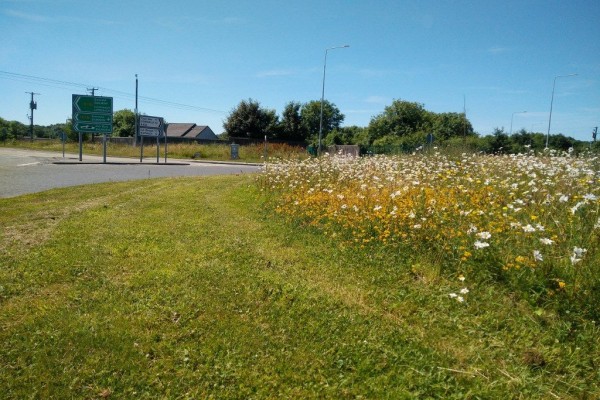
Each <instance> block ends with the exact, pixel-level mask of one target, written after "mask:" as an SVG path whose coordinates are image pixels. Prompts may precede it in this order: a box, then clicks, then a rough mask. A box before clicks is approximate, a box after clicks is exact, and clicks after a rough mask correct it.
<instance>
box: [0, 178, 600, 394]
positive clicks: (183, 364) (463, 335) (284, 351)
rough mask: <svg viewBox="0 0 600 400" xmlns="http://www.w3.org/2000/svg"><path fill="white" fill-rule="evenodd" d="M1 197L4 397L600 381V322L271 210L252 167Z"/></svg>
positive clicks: (587, 389) (398, 390) (451, 388)
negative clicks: (361, 247)
mask: <svg viewBox="0 0 600 400" xmlns="http://www.w3.org/2000/svg"><path fill="white" fill-rule="evenodd" d="M0 208H1V209H2V210H3V211H2V213H1V214H0V226H1V227H2V230H1V232H2V236H1V238H0V243H1V245H0V264H1V268H0V341H1V342H2V343H3V345H2V347H1V349H0V387H2V388H3V389H2V390H3V397H4V398H8V399H22V398H133V397H135V398H141V399H144V398H336V399H337V398H357V397H364V398H428V397H430V398H448V399H452V398H456V399H458V398H460V399H463V398H521V397H522V398H540V399H541V398H594V397H599V396H600V388H599V386H598V385H599V382H600V375H599V372H598V371H599V365H598V360H599V359H600V350H599V349H600V346H599V337H600V336H599V330H598V327H597V325H596V323H595V322H593V321H587V322H586V321H584V322H581V323H578V324H575V323H573V322H572V321H569V320H566V319H564V318H562V317H561V316H559V315H557V314H555V313H554V312H552V311H550V310H544V309H538V308H533V307H532V306H530V305H529V304H527V303H525V302H522V301H520V300H519V299H518V297H516V296H513V295H512V293H510V292H509V291H508V290H507V289H506V288H505V287H502V286H499V285H495V284H493V283H486V282H469V281H468V280H466V281H464V282H461V281H458V280H456V279H453V278H450V277H444V276H441V275H440V274H436V273H432V272H431V271H434V270H435V268H432V267H431V266H430V265H428V264H427V263H428V261H427V259H426V257H421V256H420V255H419V254H390V253H373V252H359V251H356V250H353V249H351V248H344V249H340V248H337V247H336V246H335V245H334V242H333V241H331V240H330V239H328V238H324V237H323V236H322V235H321V234H319V233H318V232H317V231H313V230H310V229H306V228H304V227H302V228H301V227H299V226H294V225H290V224H288V223H285V222H283V221H282V220H280V219H279V218H277V217H275V216H272V215H269V214H268V212H266V211H263V210H264V208H263V204H261V200H260V196H258V194H257V189H256V188H255V185H254V183H253V181H252V178H251V177H249V176H237V177H212V178H179V179H162V180H144V181H135V182H125V183H110V184H100V185H92V186H84V187H80V188H77V190H73V188H69V189H59V190H53V191H49V192H44V193H40V194H34V195H27V196H21V197H18V198H13V199H0ZM465 287H468V289H469V292H468V294H465V302H463V303H459V302H457V301H454V300H451V299H449V297H448V293H450V292H457V291H459V290H460V289H461V288H465Z"/></svg>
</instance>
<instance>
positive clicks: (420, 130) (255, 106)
mask: <svg viewBox="0 0 600 400" xmlns="http://www.w3.org/2000/svg"><path fill="white" fill-rule="evenodd" d="M322 113H323V123H322V132H323V133H322V137H323V144H324V145H325V146H329V145H333V144H350V145H358V146H360V147H361V149H363V151H372V152H383V153H385V152H394V151H412V150H413V149H415V148H418V147H419V146H422V145H424V144H430V145H453V144H456V145H461V146H463V147H465V146H466V147H467V148H470V149H471V150H473V151H483V152H486V153H499V152H500V153H502V152H505V153H517V152H523V151H526V150H528V149H531V150H543V149H544V147H545V145H546V136H545V135H544V134H543V133H540V132H528V131H525V130H521V131H518V132H516V133H514V134H512V135H508V134H507V133H506V132H504V129H503V128H496V129H495V130H494V132H493V133H492V134H491V135H487V136H480V135H479V134H477V133H476V132H475V131H474V129H473V126H472V125H471V122H470V121H469V120H468V118H467V117H466V115H465V114H464V113H455V112H445V113H435V112H432V111H429V110H426V109H425V107H424V105H423V104H421V103H418V102H409V101H404V100H394V101H393V102H392V104H390V105H389V106H386V107H385V108H384V110H383V111H382V112H381V113H380V114H378V115H375V116H373V117H372V118H371V120H370V122H369V124H368V126H366V127H359V126H346V127H343V126H342V123H343V122H344V119H345V116H344V114H343V113H342V112H341V111H340V110H339V108H338V107H337V106H336V105H335V104H333V103H331V102H329V101H327V100H325V101H323V107H322ZM320 125H321V102H320V101H318V100H314V101H309V102H307V103H300V102H297V101H290V102H289V103H287V104H286V105H285V107H284V109H283V111H282V113H281V116H279V115H277V113H276V111H275V110H273V109H269V108H265V107H263V106H261V104H260V103H259V102H258V101H257V100H253V99H251V98H250V99H247V100H242V101H240V103H239V104H238V105H237V106H236V107H234V108H233V109H232V110H231V111H230V113H229V114H228V115H227V117H226V118H225V119H224V121H223V129H224V133H223V134H222V135H221V137H222V138H223V139H230V140H232V139H233V140H234V139H235V138H247V139H249V140H263V139H264V138H265V136H266V138H267V139H268V140H271V141H281V142H288V143H291V144H297V145H303V146H304V145H315V144H316V143H317V141H318V134H319V128H320ZM29 129H30V127H29V126H27V125H24V124H22V123H20V122H17V121H6V120H4V119H2V118H0V140H3V141H6V140H11V139H16V138H23V137H28V136H30V131H29ZM61 132H64V133H65V134H66V136H67V138H68V140H74V141H76V140H78V133H77V132H75V131H74V130H73V128H72V126H71V121H70V120H67V121H66V122H65V123H64V124H54V125H50V126H39V125H35V126H34V136H35V137H37V138H58V137H60V134H61ZM134 132H135V114H134V112H133V111H131V110H129V109H123V110H119V111H116V112H115V113H114V115H113V134H112V135H113V136H117V137H132V136H134ZM89 136H90V135H89V134H84V140H87V139H88V138H89ZM586 146H587V147H590V144H589V143H587V142H581V141H578V140H575V139H573V138H571V137H567V136H564V135H563V134H555V135H550V137H549V147H550V148H553V149H559V150H568V149H569V148H571V147H573V148H576V149H583V148H584V147H586ZM593 147H595V148H598V147H600V146H598V144H597V143H594V146H593Z"/></svg>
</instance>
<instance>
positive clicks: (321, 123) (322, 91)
mask: <svg viewBox="0 0 600 400" xmlns="http://www.w3.org/2000/svg"><path fill="white" fill-rule="evenodd" d="M346 47H350V45H348V44H345V45H343V46H336V47H330V48H328V49H325V62H324V63H323V89H322V90H321V117H320V118H319V147H318V148H317V153H318V155H321V139H322V137H323V101H324V98H325V69H326V68H327V52H328V51H329V50H333V49H344V48H346Z"/></svg>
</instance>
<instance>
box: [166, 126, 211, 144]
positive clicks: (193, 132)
mask: <svg viewBox="0 0 600 400" xmlns="http://www.w3.org/2000/svg"><path fill="white" fill-rule="evenodd" d="M167 136H168V137H173V138H174V137H179V138H184V139H203V140H218V137H217V135H215V133H214V132H213V131H212V129H210V127H209V126H207V125H196V124H194V123H170V124H169V127H168V128H167Z"/></svg>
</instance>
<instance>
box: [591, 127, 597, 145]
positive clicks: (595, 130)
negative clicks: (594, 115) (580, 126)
mask: <svg viewBox="0 0 600 400" xmlns="http://www.w3.org/2000/svg"><path fill="white" fill-rule="evenodd" d="M597 134H598V127H597V126H596V127H594V130H593V131H592V139H593V140H594V143H595V142H596V135H597Z"/></svg>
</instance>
